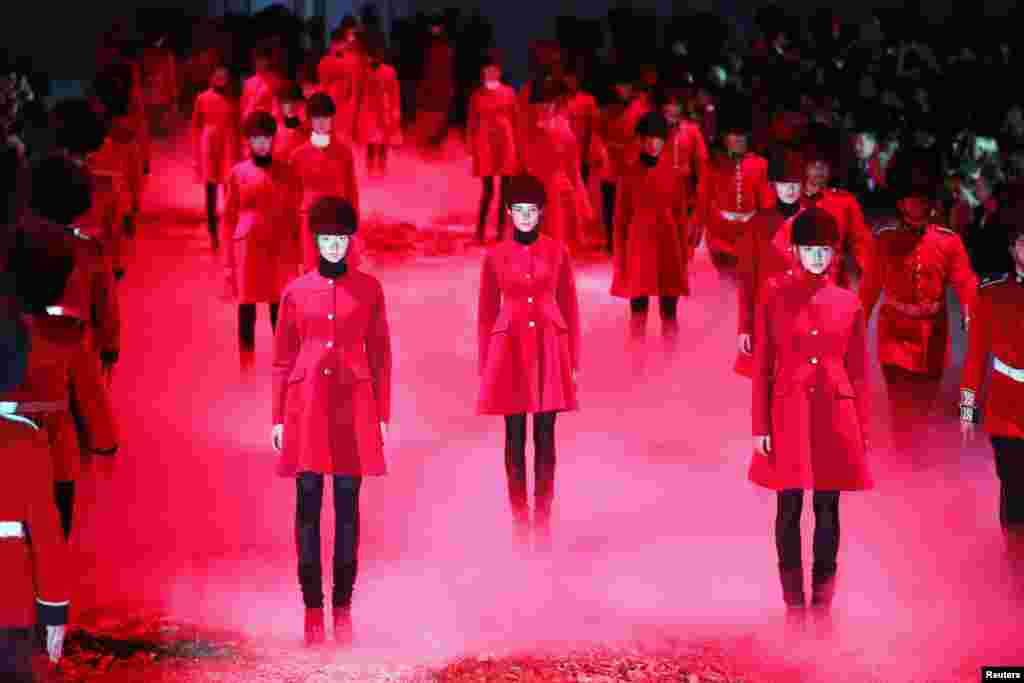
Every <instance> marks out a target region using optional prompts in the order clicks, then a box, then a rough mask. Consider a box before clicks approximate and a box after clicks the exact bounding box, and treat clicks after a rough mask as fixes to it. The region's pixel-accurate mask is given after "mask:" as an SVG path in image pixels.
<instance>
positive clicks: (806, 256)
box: [796, 245, 833, 275]
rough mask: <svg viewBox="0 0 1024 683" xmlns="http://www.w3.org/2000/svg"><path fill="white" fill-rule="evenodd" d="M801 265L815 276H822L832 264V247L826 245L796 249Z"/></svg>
mask: <svg viewBox="0 0 1024 683" xmlns="http://www.w3.org/2000/svg"><path fill="white" fill-rule="evenodd" d="M796 252H797V256H798V257H799V258H800V265H801V266H803V267H804V270H806V271H808V272H809V273H813V274H814V275H821V274H822V273H824V272H825V271H826V270H828V267H829V266H830V265H831V264H832V257H833V251H832V247H827V246H824V245H820V246H819V245H811V246H803V245H801V246H799V247H797V248H796Z"/></svg>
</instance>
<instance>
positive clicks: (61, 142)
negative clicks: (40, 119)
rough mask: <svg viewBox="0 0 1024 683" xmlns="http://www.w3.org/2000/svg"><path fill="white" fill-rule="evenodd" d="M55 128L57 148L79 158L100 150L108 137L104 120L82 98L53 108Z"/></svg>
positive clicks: (70, 100) (67, 100)
mask: <svg viewBox="0 0 1024 683" xmlns="http://www.w3.org/2000/svg"><path fill="white" fill-rule="evenodd" d="M53 128H54V138H55V142H56V144H57V146H58V147H62V148H64V149H66V150H68V151H69V152H71V153H72V154H76V155H79V156H86V155H89V154H92V153H93V152H95V151H96V150H98V149H99V148H100V147H102V146H103V140H104V139H105V138H106V137H107V127H106V124H105V123H104V121H103V119H102V118H101V117H100V115H99V114H97V113H96V110H95V109H94V108H93V106H92V105H91V104H90V103H89V101H88V100H86V99H85V98H82V97H75V98H71V99H66V100H63V101H61V102H58V103H57V105H56V106H55V107H54V108H53Z"/></svg>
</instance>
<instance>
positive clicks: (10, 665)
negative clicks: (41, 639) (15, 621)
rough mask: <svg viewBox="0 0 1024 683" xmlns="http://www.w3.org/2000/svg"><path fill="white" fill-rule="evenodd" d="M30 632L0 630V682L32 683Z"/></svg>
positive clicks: (23, 630)
mask: <svg viewBox="0 0 1024 683" xmlns="http://www.w3.org/2000/svg"><path fill="white" fill-rule="evenodd" d="M32 647H33V645H32V630H31V629H27V628H2V629H0V680H2V681H5V682H7V681H10V683H32V681H34V680H35V678H34V677H33V675H32Z"/></svg>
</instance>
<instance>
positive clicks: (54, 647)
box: [46, 626, 67, 664]
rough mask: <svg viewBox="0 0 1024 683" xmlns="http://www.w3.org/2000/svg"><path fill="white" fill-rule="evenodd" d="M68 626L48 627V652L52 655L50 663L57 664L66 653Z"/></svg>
mask: <svg viewBox="0 0 1024 683" xmlns="http://www.w3.org/2000/svg"><path fill="white" fill-rule="evenodd" d="M66 630H67V626H47V627H46V652H47V654H49V655H50V661H51V662H53V663H54V664H56V663H57V662H59V661H60V656H61V654H62V653H63V652H64V633H65V631H66Z"/></svg>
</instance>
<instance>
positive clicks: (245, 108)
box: [238, 72, 281, 126]
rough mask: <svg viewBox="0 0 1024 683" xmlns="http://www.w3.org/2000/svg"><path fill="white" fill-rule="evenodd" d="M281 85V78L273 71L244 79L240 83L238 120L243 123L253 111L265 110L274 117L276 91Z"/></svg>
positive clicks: (276, 113)
mask: <svg viewBox="0 0 1024 683" xmlns="http://www.w3.org/2000/svg"><path fill="white" fill-rule="evenodd" d="M280 87H281V78H280V77H279V76H277V75H276V74H274V73H271V72H267V73H262V74H261V73H256V74H253V75H252V76H249V78H247V79H245V83H244V84H243V85H242V100H241V103H240V104H239V117H238V120H239V122H240V124H241V125H243V126H244V125H245V120H246V119H247V118H248V117H249V114H251V113H252V112H254V111H265V112H267V113H268V114H270V115H272V116H274V117H276V116H277V115H278V111H277V91H278V89H279V88H280Z"/></svg>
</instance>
